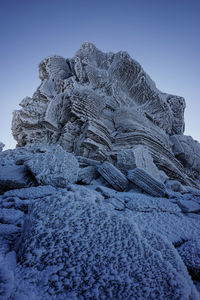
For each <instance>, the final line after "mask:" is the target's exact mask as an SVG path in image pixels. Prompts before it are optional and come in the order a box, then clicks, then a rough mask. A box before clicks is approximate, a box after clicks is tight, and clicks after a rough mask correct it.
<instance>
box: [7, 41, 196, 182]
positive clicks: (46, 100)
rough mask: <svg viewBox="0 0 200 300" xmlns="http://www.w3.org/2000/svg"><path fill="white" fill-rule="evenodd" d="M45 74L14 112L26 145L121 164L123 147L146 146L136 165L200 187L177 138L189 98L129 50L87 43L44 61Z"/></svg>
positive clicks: (15, 126)
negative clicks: (162, 84)
mask: <svg viewBox="0 0 200 300" xmlns="http://www.w3.org/2000/svg"><path fill="white" fill-rule="evenodd" d="M39 76H40V79H41V85H40V86H39V87H38V89H37V90H36V92H35V93H34V95H33V97H32V98H30V97H26V98H25V99H23V100H22V102H21V103H20V106H21V109H20V110H17V111H15V112H14V117H13V122H12V131H13V135H14V137H15V139H16V140H17V142H18V145H19V146H24V145H27V144H34V143H50V144H55V143H56V144H60V145H61V146H62V147H63V149H64V150H66V151H67V152H73V153H75V155H77V156H82V157H85V158H89V159H93V160H97V161H99V162H104V161H108V162H111V163H113V164H114V165H116V163H117V156H118V155H120V154H119V151H122V152H121V153H123V151H125V152H124V153H127V152H126V151H128V150H129V149H131V148H134V147H136V146H138V145H140V147H142V148H140V149H146V150H142V151H140V150H139V148H138V151H137V150H135V151H136V152H137V154H135V155H136V157H137V158H136V165H137V167H141V166H140V164H142V165H143V166H144V165H145V168H146V169H147V170H151V172H152V175H154V176H155V177H156V179H159V175H158V171H157V169H156V167H157V168H158V169H159V170H163V171H164V172H165V173H166V174H167V176H169V178H170V179H174V180H178V181H180V182H181V183H183V184H185V185H191V186H196V187H197V185H196V184H195V182H194V181H192V180H191V179H190V178H189V177H190V174H188V172H185V170H184V167H183V165H182V163H183V162H182V161H178V159H177V158H176V154H174V152H173V149H172V148H174V146H173V143H172V141H171V140H170V136H172V135H173V136H180V137H182V136H183V132H184V109H185V101H184V99H183V98H182V97H179V96H174V95H171V94H166V93H162V92H161V91H160V90H158V89H157V88H156V85H155V83H154V82H153V81H152V80H151V79H150V77H149V76H148V75H147V74H146V73H145V72H144V70H143V69H142V67H141V66H140V64H139V63H138V62H136V61H135V60H134V59H132V58H131V57H130V56H129V55H128V54H127V53H126V52H122V51H121V52H118V53H116V54H114V53H111V52H109V53H103V52H101V51H100V50H98V49H97V48H96V47H95V46H94V45H93V44H91V43H84V44H83V45H82V46H81V48H80V49H79V50H78V51H77V53H76V54H75V56H74V57H73V58H72V59H64V58H62V57H60V56H56V55H53V56H50V57H47V58H46V59H44V60H43V61H42V62H41V63H40V65H39ZM189 144H190V141H189ZM192 147H193V146H192ZM135 149H136V148H135ZM147 151H148V153H149V154H148V155H147V154H146V153H147ZM195 153H197V152H196V151H195ZM147 156H148V158H147ZM142 157H143V158H144V157H145V160H144V161H143V162H142V160H143V158H142ZM121 158H122V157H121ZM150 158H151V159H150ZM119 160H120V159H119ZM122 160H123V159H121V162H122ZM119 164H120V162H119ZM154 164H155V165H156V167H155V165H154ZM194 165H195V164H193V166H194ZM195 169H196V166H195ZM187 175H189V177H188V176H187Z"/></svg>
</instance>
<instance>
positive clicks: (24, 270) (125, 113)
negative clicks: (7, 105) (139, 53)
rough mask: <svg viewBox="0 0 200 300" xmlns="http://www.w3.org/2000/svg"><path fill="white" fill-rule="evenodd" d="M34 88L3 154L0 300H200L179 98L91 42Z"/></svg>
mask: <svg viewBox="0 0 200 300" xmlns="http://www.w3.org/2000/svg"><path fill="white" fill-rule="evenodd" d="M39 77H40V79H41V84H40V86H39V87H38V89H37V90H36V92H35V93H34V94H33V96H32V97H31V98H30V97H26V98H24V99H23V100H22V102H21V103H20V106H21V109H20V110H18V111H15V112H14V116H13V122H12V131H13V135H14V137H15V139H16V140H17V143H18V145H17V148H16V149H13V150H6V151H2V147H3V145H2V144H1V143H0V299H3V300H11V299H15V300H22V299H30V300H35V299H37V300H40V299H41V300H45V299H48V300H61V299H62V300H63V299H66V300H67V299H71V300H72V299H74V300H75V299H76V300H79V299H94V300H99V299H108V300H113V299H119V300H121V299H150V300H151V299H152V300H153V299H161V300H163V299H174V300H175V299H184V300H187V299H188V300H194V299H195V300H196V299H199V294H198V292H197V290H196V288H195V285H194V281H193V282H192V280H191V277H190V275H191V276H192V279H193V280H199V242H198V240H199V236H200V214H199V212H200V210H199V207H200V186H199V184H200V175H199V174H200V164H199V157H200V156H199V150H200V144H199V143H198V142H196V141H194V140H193V139H192V138H191V137H188V136H185V135H184V134H183V133H184V109H185V101H184V99H183V98H182V97H179V96H174V95H171V94H166V93H162V92H161V91H159V90H158V89H157V88H156V85H155V83H154V82H153V81H152V80H151V78H150V77H149V76H148V75H147V74H146V73H145V72H144V70H143V69H142V67H141V66H140V64H139V63H138V62H136V61H135V60H133V59H132V58H131V57H130V56H129V55H128V54H127V53H126V52H122V51H121V52H119V53H116V54H114V53H111V52H109V53H103V52H101V51H100V50H98V49H97V48H96V47H95V46H94V45H93V44H90V43H84V44H83V45H82V46H81V48H80V49H79V50H78V52H77V53H76V54H75V56H74V57H73V58H71V59H65V58H63V57H60V56H57V55H53V56H50V57H47V58H46V59H44V60H43V61H42V62H41V63H40V65H39ZM83 185H85V186H83ZM16 254H17V260H16ZM188 271H189V273H190V275H189V273H188ZM195 284H196V283H195Z"/></svg>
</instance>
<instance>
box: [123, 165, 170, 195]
mask: <svg viewBox="0 0 200 300" xmlns="http://www.w3.org/2000/svg"><path fill="white" fill-rule="evenodd" d="M128 179H129V180H130V181H132V182H133V183H134V184H136V185H138V186H139V187H140V188H141V189H142V190H144V191H145V192H146V193H148V194H150V195H152V196H155V197H165V195H166V190H165V186H164V184H163V183H162V182H161V181H158V180H156V179H155V178H154V177H152V176H151V175H150V174H149V173H147V172H146V171H145V170H144V169H141V168H135V169H134V170H129V171H128Z"/></svg>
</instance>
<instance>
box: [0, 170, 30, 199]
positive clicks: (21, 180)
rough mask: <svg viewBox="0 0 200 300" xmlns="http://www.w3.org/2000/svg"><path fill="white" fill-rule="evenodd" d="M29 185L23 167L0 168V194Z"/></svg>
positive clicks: (27, 175)
mask: <svg viewBox="0 0 200 300" xmlns="http://www.w3.org/2000/svg"><path fill="white" fill-rule="evenodd" d="M30 185H31V178H30V176H29V174H28V172H27V168H26V167H25V166H1V168H0V193H2V192H5V191H6V190H12V189H16V188H23V187H28V186H30Z"/></svg>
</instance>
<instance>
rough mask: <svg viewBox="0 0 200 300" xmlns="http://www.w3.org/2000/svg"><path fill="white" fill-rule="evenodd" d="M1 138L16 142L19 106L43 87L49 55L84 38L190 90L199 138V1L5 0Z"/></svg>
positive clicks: (191, 121)
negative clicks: (41, 69) (41, 68)
mask: <svg viewBox="0 0 200 300" xmlns="http://www.w3.org/2000/svg"><path fill="white" fill-rule="evenodd" d="M0 39H1V42H0V44H1V46H0V49H1V50H0V53H1V55H0V83H1V91H0V101H1V108H0V141H2V142H4V143H5V144H6V146H7V147H8V148H13V147H14V146H15V141H14V140H13V139H12V136H11V130H10V127H11V119H12V111H13V110H14V109H18V108H19V106H18V104H19V102H20V101H21V100H22V99H23V98H24V97H25V96H32V94H33V92H34V91H35V89H36V88H37V86H38V85H39V83H40V81H39V79H38V64H39V62H40V61H41V60H42V59H43V58H45V57H46V56H48V55H51V54H58V55H61V56H64V57H72V56H73V55H74V54H75V52H76V50H78V48H79V47H80V45H81V44H82V43H83V41H89V42H93V43H94V44H95V45H96V46H97V47H98V48H100V49H101V50H103V51H113V52H117V51H120V50H125V51H127V52H128V53H129V54H130V55H131V56H132V57H133V58H135V59H136V60H138V61H139V62H140V63H141V65H142V66H143V68H144V70H145V71H146V72H147V73H148V74H149V75H150V76H151V78H152V79H153V80H154V81H155V82H156V84H157V87H158V88H159V89H161V90H162V91H164V92H169V93H174V94H177V95H181V96H184V97H185V99H186V104H187V109H186V113H185V121H186V132H185V134H189V135H192V136H193V137H194V138H195V139H198V140H200V0H119V1H118V0H115V1H114V0H111V1H109V0H107V1H104V0H98V1H96V0H32V1H30V0H0Z"/></svg>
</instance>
